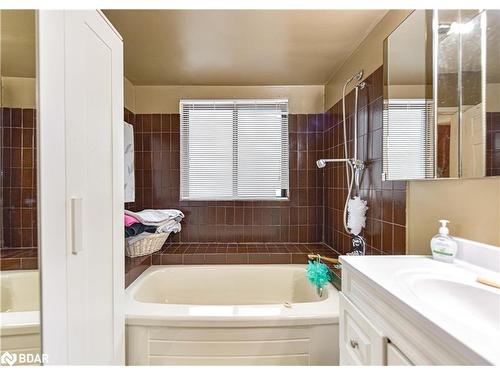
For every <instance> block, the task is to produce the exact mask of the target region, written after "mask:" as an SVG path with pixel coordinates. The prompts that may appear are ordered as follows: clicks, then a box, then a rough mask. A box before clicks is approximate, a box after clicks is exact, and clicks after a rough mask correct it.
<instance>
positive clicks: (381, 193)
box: [324, 67, 406, 254]
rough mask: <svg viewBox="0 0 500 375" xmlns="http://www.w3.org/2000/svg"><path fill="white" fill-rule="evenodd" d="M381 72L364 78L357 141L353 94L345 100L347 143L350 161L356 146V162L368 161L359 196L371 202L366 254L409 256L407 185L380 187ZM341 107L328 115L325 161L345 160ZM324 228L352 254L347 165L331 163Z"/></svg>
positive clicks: (327, 238)
mask: <svg viewBox="0 0 500 375" xmlns="http://www.w3.org/2000/svg"><path fill="white" fill-rule="evenodd" d="M382 72H383V70H382V67H380V68H379V69H378V70H376V71H375V72H374V73H373V74H371V75H370V76H369V77H367V78H366V80H365V82H366V84H367V85H366V87H365V89H364V90H361V91H360V92H359V101H358V139H357V140H354V139H353V134H354V130H353V129H354V121H353V119H354V118H353V114H354V91H352V92H351V93H349V95H348V96H347V98H346V109H347V110H346V113H347V119H346V122H347V142H348V147H349V155H352V149H353V144H354V142H355V141H356V142H358V157H359V158H360V159H364V160H366V163H367V169H366V170H365V172H364V175H363V179H362V183H361V188H360V196H361V198H362V199H365V200H367V201H368V206H369V210H368V212H367V222H366V228H365V229H364V230H363V232H362V236H363V237H364V238H365V240H366V243H367V248H366V250H367V254H404V253H405V230H406V228H405V224H406V218H405V212H406V183H405V182H404V181H393V182H391V181H388V182H383V181H382V103H383V97H382V95H383V75H382ZM342 125H343V122H342V101H339V102H338V103H336V104H335V105H334V106H333V107H332V108H330V109H329V110H328V111H327V112H326V114H325V130H324V157H325V158H343V157H344V142H345V141H344V137H343V130H342ZM324 181H325V184H324V186H325V222H324V228H325V232H324V241H325V243H326V244H328V245H329V246H331V247H332V248H334V249H335V250H337V251H338V252H339V253H342V254H345V253H346V252H348V251H351V242H350V238H349V236H348V235H347V234H346V233H345V232H344V229H343V219H342V215H343V209H344V202H345V196H346V193H347V182H346V177H345V165H344V164H343V163H342V164H341V163H335V164H332V163H329V164H327V166H326V167H325V168H324Z"/></svg>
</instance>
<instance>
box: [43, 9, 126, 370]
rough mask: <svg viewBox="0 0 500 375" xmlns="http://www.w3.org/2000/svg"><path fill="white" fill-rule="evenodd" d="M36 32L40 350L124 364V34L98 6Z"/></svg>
mask: <svg viewBox="0 0 500 375" xmlns="http://www.w3.org/2000/svg"><path fill="white" fill-rule="evenodd" d="M38 28H39V46H38V48H39V77H40V85H39V97H40V101H39V102H40V116H39V119H40V124H39V126H40V145H39V150H40V159H39V160H40V168H39V169H40V192H39V196H40V206H41V207H40V218H41V231H40V232H41V243H40V248H41V264H42V266H41V274H42V350H43V352H44V353H46V354H48V357H49V358H48V360H49V363H50V364H52V363H54V364H123V363H124V329H125V327H124V311H123V306H122V304H123V293H124V269H123V268H124V245H123V86H122V85H123V45H122V40H121V37H120V36H119V34H118V33H117V32H116V30H115V29H114V28H113V27H112V26H111V24H110V23H109V21H108V20H107V19H106V18H105V17H104V15H103V14H102V13H101V12H99V11H95V10H94V11H92V10H85V11H40V12H39V16H38ZM56 237H57V238H56Z"/></svg>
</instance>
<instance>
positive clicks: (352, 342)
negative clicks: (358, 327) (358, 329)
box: [349, 339, 358, 349]
mask: <svg viewBox="0 0 500 375" xmlns="http://www.w3.org/2000/svg"><path fill="white" fill-rule="evenodd" d="M349 344H351V348H353V349H356V348H357V347H358V342H357V341H356V340H353V339H351V340H349Z"/></svg>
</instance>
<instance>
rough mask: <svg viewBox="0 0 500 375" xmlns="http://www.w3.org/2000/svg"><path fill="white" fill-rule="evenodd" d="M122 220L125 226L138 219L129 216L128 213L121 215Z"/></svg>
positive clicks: (136, 221)
mask: <svg viewBox="0 0 500 375" xmlns="http://www.w3.org/2000/svg"><path fill="white" fill-rule="evenodd" d="M123 221H124V224H125V226H126V227H129V226H131V225H132V224H135V223H138V222H139V220H137V219H136V218H135V217H133V216H130V215H127V214H125V215H123Z"/></svg>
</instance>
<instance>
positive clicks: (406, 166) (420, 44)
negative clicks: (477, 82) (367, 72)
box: [383, 10, 434, 180]
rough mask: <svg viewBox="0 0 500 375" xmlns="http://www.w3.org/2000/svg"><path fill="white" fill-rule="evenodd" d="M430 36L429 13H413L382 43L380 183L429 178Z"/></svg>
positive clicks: (431, 173) (431, 165)
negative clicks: (382, 90) (382, 131)
mask: <svg viewBox="0 0 500 375" xmlns="http://www.w3.org/2000/svg"><path fill="white" fill-rule="evenodd" d="M431 34H432V11H427V10H415V11H414V12H413V13H412V14H410V16H408V18H407V19H406V20H405V21H404V22H403V23H402V24H401V25H400V26H399V27H398V28H397V29H396V30H395V31H394V32H393V33H392V34H391V35H390V36H389V37H388V38H387V39H386V40H385V43H384V56H385V58H384V137H383V138H384V143H383V148H384V152H383V154H384V162H383V171H384V175H383V178H384V179H386V180H403V179H404V180H408V179H423V178H432V177H433V176H434V152H433V142H432V139H433V136H434V130H433V116H432V107H433V95H434V93H433V82H432V76H433V75H432V71H433V67H432V54H433V51H432V43H430V42H431V41H432V38H431V37H430V35H431ZM408 46H411V51H410V50H408Z"/></svg>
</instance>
